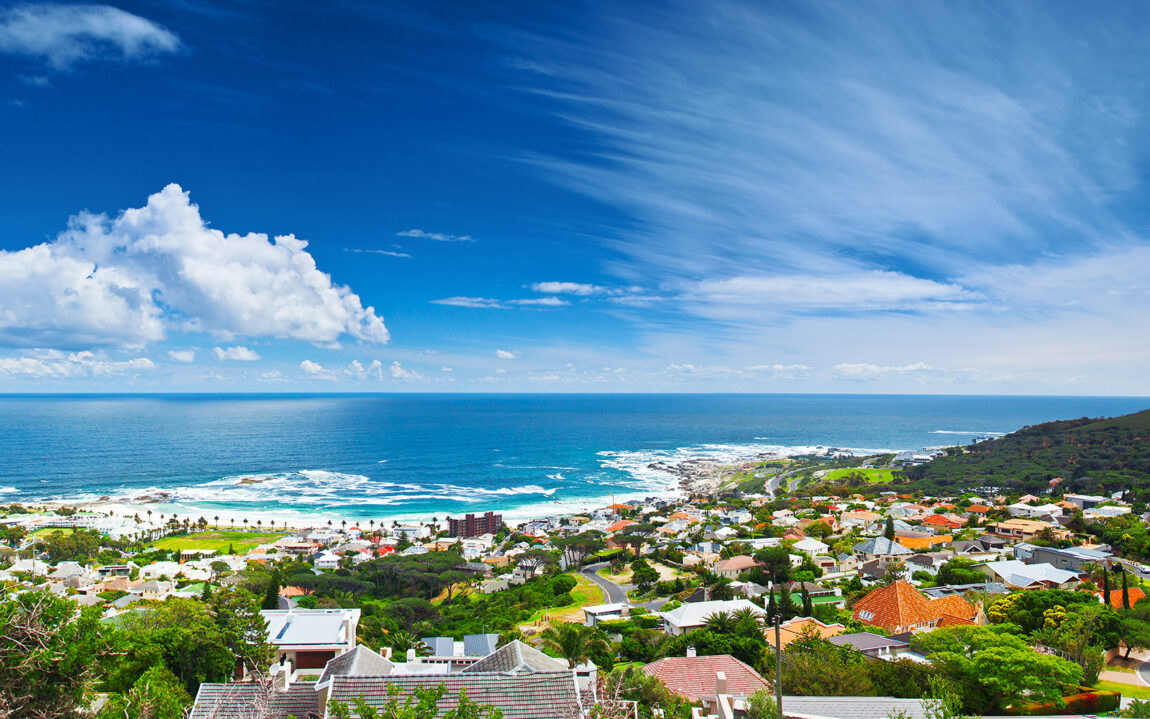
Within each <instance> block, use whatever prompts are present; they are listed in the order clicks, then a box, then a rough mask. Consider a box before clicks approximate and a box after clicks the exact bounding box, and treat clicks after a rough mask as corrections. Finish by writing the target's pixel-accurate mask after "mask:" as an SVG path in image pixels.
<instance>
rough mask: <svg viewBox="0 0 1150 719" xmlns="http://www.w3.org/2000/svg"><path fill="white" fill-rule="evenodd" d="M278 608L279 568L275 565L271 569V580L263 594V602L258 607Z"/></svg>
mask: <svg viewBox="0 0 1150 719" xmlns="http://www.w3.org/2000/svg"><path fill="white" fill-rule="evenodd" d="M279 608H280V570H279V568H278V567H277V568H276V569H274V570H273V571H272V578H271V581H269V582H268V588H267V592H266V593H265V594H264V603H263V605H262V606H261V607H260V609H279Z"/></svg>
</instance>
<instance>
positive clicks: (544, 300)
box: [508, 297, 571, 307]
mask: <svg viewBox="0 0 1150 719" xmlns="http://www.w3.org/2000/svg"><path fill="white" fill-rule="evenodd" d="M508 301H509V302H510V303H511V304H513V305H520V306H521V307H566V306H567V305H569V304H571V303H570V302H568V301H567V300H561V299H559V298H558V297H538V298H532V299H526V300H508Z"/></svg>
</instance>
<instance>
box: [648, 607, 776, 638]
mask: <svg viewBox="0 0 1150 719" xmlns="http://www.w3.org/2000/svg"><path fill="white" fill-rule="evenodd" d="M742 609H750V610H751V611H753V612H754V613H755V614H759V615H761V616H764V617H765V616H766V614H767V612H766V611H765V610H764V609H763V608H762V607H760V606H759V605H757V604H755V603H753V602H750V601H748V600H746V599H731V600H729V601H714V602H688V603H686V604H684V605H683V606H681V607H678V608H677V609H673V610H671V611H669V612H659V616H660V617H662V618H663V627H664V629H666V631H667V633H668V634H671V635H672V636H677V635H679V634H686V633H687V632H690V631H693V630H695V629H698V628H699V627H701V626H703V625H704V624H705V623H706V622H707V618H708V617H710V616H711V615H712V614H718V613H719V612H727V613H731V614H733V613H735V612H737V611H739V610H742Z"/></svg>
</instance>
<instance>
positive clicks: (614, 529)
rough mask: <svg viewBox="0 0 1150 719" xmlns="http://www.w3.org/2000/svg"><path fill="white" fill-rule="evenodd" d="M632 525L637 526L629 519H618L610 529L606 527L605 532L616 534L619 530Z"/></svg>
mask: <svg viewBox="0 0 1150 719" xmlns="http://www.w3.org/2000/svg"><path fill="white" fill-rule="evenodd" d="M632 524H638V522H632V521H631V520H630V519H620V520H619V521H618V522H615V523H614V524H612V525H611V526H610V527H607V531H608V532H618V531H619V530H620V529H624V528H626V527H630V526H631V525H632Z"/></svg>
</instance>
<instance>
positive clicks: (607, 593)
mask: <svg viewBox="0 0 1150 719" xmlns="http://www.w3.org/2000/svg"><path fill="white" fill-rule="evenodd" d="M606 566H607V562H599V563H598V564H588V565H587V566H586V567H583V568H582V569H580V570H579V573H580V574H582V575H583V576H584V577H586V578H587V579H590V580H591V581H592V582H595V584H597V585H599V588H600V589H602V590H603V598H604V600H605V601H604V602H603V603H604V604H625V603H626V602H627V590H626V589H624V588H623V587H621V586H620V585H618V584H615V583H614V582H609V581H607V580H606V579H604V578H603V577H600V576H599V575H598V574H596V573H595V572H597V571H599V570H600V569H603V568H604V567H606Z"/></svg>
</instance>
